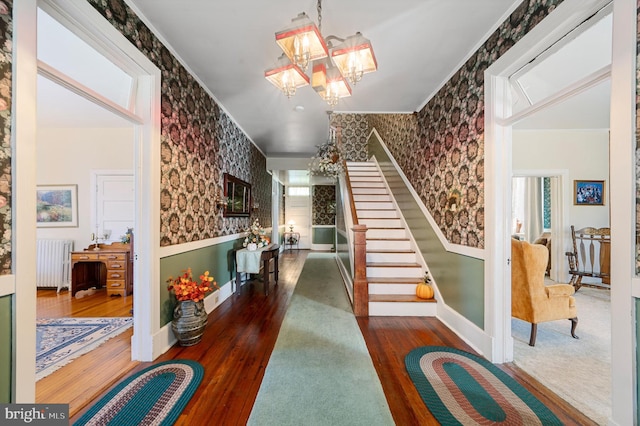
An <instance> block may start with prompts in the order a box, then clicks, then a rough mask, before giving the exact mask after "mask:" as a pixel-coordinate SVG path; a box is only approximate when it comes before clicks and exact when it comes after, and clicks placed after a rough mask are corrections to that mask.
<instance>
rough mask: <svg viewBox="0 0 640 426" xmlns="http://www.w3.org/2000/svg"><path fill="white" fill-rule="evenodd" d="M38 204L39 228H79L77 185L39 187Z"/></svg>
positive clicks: (37, 220) (37, 189)
mask: <svg viewBox="0 0 640 426" xmlns="http://www.w3.org/2000/svg"><path fill="white" fill-rule="evenodd" d="M36 203H37V215H36V222H37V226H38V228H54V227H60V228H62V227H77V226H78V186H77V185H39V186H38V187H37V188H36Z"/></svg>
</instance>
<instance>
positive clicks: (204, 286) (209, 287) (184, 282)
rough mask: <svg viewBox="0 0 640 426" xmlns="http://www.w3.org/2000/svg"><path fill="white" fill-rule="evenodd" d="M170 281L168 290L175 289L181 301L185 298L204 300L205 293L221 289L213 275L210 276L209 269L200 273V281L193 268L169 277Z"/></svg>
mask: <svg viewBox="0 0 640 426" xmlns="http://www.w3.org/2000/svg"><path fill="white" fill-rule="evenodd" d="M167 282H168V283H169V286H168V290H169V291H173V294H174V295H175V296H176V299H177V300H178V301H180V302H182V301H185V300H191V301H194V302H199V301H201V300H204V297H205V295H206V294H207V293H208V292H210V291H213V290H214V289H216V290H217V289H219V288H220V287H218V283H217V282H215V281H214V280H213V277H211V276H209V271H205V272H204V274H202V275H200V282H197V281H195V280H194V279H193V275H192V273H191V268H188V269H187V270H185V271H182V275H180V276H178V277H177V278H173V277H169V278H168V279H167Z"/></svg>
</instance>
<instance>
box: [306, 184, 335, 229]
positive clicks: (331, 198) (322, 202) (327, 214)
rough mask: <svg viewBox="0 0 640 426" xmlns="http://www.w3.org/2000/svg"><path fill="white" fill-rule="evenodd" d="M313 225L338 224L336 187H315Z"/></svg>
mask: <svg viewBox="0 0 640 426" xmlns="http://www.w3.org/2000/svg"><path fill="white" fill-rule="evenodd" d="M312 200H313V201H312V203H313V205H312V212H313V218H312V223H311V224H312V225H335V224H336V186H335V185H314V186H313V194H312Z"/></svg>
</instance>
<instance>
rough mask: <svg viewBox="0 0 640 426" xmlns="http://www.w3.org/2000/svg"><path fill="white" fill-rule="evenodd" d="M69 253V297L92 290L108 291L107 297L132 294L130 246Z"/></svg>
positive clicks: (111, 245)
mask: <svg viewBox="0 0 640 426" xmlns="http://www.w3.org/2000/svg"><path fill="white" fill-rule="evenodd" d="M93 247H94V246H90V248H87V249H85V250H83V251H74V252H71V295H72V296H75V294H76V293H77V292H78V290H86V289H88V288H91V287H95V288H100V287H105V286H106V288H107V295H108V296H127V295H129V294H131V293H133V257H132V255H131V245H130V244H122V243H113V244H109V245H103V244H99V245H98V250H94V249H93Z"/></svg>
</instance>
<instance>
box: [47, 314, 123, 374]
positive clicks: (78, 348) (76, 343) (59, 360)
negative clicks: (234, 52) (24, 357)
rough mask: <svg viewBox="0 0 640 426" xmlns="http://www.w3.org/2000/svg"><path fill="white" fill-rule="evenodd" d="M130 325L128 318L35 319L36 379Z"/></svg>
mask: <svg viewBox="0 0 640 426" xmlns="http://www.w3.org/2000/svg"><path fill="white" fill-rule="evenodd" d="M132 324H133V318H131V317H113V318H81V317H75V318H47V319H37V320H36V380H40V379H42V378H43V377H45V376H47V375H49V374H51V373H53V372H54V371H55V370H57V369H59V368H60V367H62V366H64V365H66V364H68V363H69V362H71V361H73V360H74V359H76V358H77V357H79V356H80V355H83V354H85V353H87V352H89V351H91V350H93V349H95V348H96V347H98V346H100V345H101V344H103V343H104V342H106V341H107V340H109V339H111V338H112V337H115V336H117V335H119V334H120V333H122V332H124V331H125V330H127V329H128V328H129V327H131V325H132Z"/></svg>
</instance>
